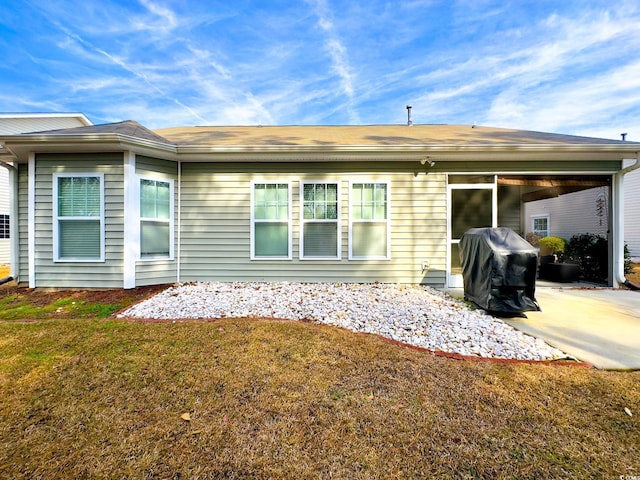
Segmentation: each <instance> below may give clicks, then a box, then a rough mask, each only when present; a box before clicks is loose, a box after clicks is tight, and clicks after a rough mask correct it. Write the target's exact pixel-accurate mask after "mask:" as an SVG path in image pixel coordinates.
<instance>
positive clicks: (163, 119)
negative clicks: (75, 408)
mask: <svg viewBox="0 0 640 480" xmlns="http://www.w3.org/2000/svg"><path fill="white" fill-rule="evenodd" d="M636 4H637V2H636V1H634V0H620V3H618V4H616V6H615V8H614V7H613V6H610V5H609V4H606V3H601V2H586V3H585V2H580V1H578V0H567V1H566V2H561V3H558V2H540V3H536V4H535V5H531V4H529V3H527V2H510V3H505V2H501V1H498V0H474V1H469V0H456V1H454V2H444V1H442V0H398V1H397V2H388V1H386V0H370V1H367V2H362V1H357V0H355V1H353V2H336V1H334V0H307V1H306V2H281V1H278V2H276V1H275V0H265V1H264V2H251V8H248V7H247V4H246V3H244V2H226V1H223V0H211V1H210V2H189V3H185V2H181V1H178V0H139V1H138V2H125V1H123V0H103V1H102V2H100V3H95V2H79V3H78V2H71V1H70V0H59V1H57V2H50V1H46V0H30V2H20V1H18V0H7V2H5V3H2V4H0V50H2V51H3V54H4V55H3V62H2V63H0V92H2V94H1V95H0V110H5V111H16V110H21V109H26V110H31V111H33V110H63V111H65V110H66V111H78V110H79V111H83V112H85V113H86V114H87V115H88V116H89V117H90V118H92V119H93V120H95V121H110V120H112V119H120V120H121V119H124V118H133V119H136V120H139V121H140V122H141V123H143V124H145V125H147V126H150V127H156V126H157V127H160V126H170V125H177V124H187V125H189V124H205V123H208V124H230V123H241V124H259V123H262V124H312V123H320V124H323V123H334V124H335V123H356V124H362V123H391V122H393V123H404V121H406V110H405V108H404V107H405V105H406V104H407V103H411V104H412V105H413V106H414V109H413V119H414V122H416V123H471V122H473V121H474V120H476V121H478V122H479V123H483V124H492V125H499V126H509V127H516V128H525V129H526V128H531V129H538V130H554V131H562V132H566V133H576V134H582V133H584V134H590V135H591V134H594V133H598V134H601V135H604V134H606V135H608V136H611V135H613V133H614V132H618V130H620V128H623V127H624V129H625V130H629V132H630V135H629V136H630V137H633V136H634V132H633V129H634V128H635V129H637V130H638V133H637V134H635V135H636V136H637V137H640V125H638V120H637V119H636V118H637V115H636V114H635V112H637V110H638V109H639V108H640V99H639V98H638V95H637V94H636V92H638V91H640V85H638V81H637V80H636V79H637V78H640V75H639V72H638V65H637V61H636V59H637V56H636V55H635V54H634V52H636V51H638V49H640V29H638V28H637V25H638V24H639V23H640V5H636ZM24 18H28V19H29V21H28V22H24V21H21V19H24ZM15 25H20V27H21V28H20V29H17V28H15ZM38 105H39V106H40V107H38ZM618 133H619V132H618ZM618 133H615V136H616V137H617V135H618Z"/></svg>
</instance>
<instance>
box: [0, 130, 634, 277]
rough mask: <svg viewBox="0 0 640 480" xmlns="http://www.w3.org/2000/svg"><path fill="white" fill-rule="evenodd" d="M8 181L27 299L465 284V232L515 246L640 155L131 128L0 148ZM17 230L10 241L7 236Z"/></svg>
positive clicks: (496, 137)
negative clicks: (555, 197) (234, 287)
mask: <svg viewBox="0 0 640 480" xmlns="http://www.w3.org/2000/svg"><path fill="white" fill-rule="evenodd" d="M0 145H2V147H3V149H2V151H1V153H0V160H1V161H3V162H5V163H7V164H8V165H11V166H12V167H11V168H12V169H13V170H12V171H13V172H14V175H13V177H14V179H15V181H14V183H13V193H12V198H13V201H14V203H15V205H16V210H17V215H18V222H14V224H15V223H17V224H18V227H19V228H17V229H13V230H12V233H13V234H14V235H17V237H18V238H17V240H18V241H17V242H16V244H17V245H16V251H17V254H16V256H15V259H14V261H13V263H12V269H13V272H14V275H15V276H16V277H17V278H18V280H19V282H20V283H21V284H24V285H28V286H30V287H96V288H133V287H136V286H142V285H150V284H162V283H173V282H192V281H294V282H375V281H379V282H394V283H408V284H428V285H432V286H440V287H442V286H456V285H461V282H462V275H461V273H462V272H461V268H460V261H459V255H458V253H459V249H458V244H459V241H460V237H461V236H462V234H463V233H464V232H465V231H466V230H467V229H469V228H471V227H485V226H489V227H491V226H506V227H510V228H512V229H513V230H515V231H516V232H518V233H519V234H521V235H523V234H524V232H525V225H524V223H525V222H524V213H523V212H524V207H523V206H524V204H525V203H526V202H528V201H533V200H537V199H541V198H544V197H545V196H550V195H552V194H553V192H552V191H550V189H549V184H550V182H552V183H553V185H554V186H555V187H558V188H572V189H587V188H593V187H596V186H597V187H600V186H607V187H609V188H608V192H609V193H608V196H609V198H608V202H607V208H608V209H609V216H608V221H609V224H610V225H609V230H610V231H611V232H612V235H611V241H610V245H609V250H610V258H611V259H612V260H613V261H611V262H609V263H610V265H611V267H610V283H611V284H612V285H616V284H617V283H618V282H620V281H623V280H624V278H623V273H622V243H621V240H622V238H623V237H622V235H623V222H622V219H621V218H620V215H619V212H620V202H621V201H622V198H621V196H620V194H619V193H620V192H621V191H622V185H623V182H624V176H625V174H626V173H627V172H629V171H632V170H633V169H635V168H637V167H638V166H639V164H640V162H639V154H638V152H639V151H640V143H634V142H622V141H617V140H605V139H597V138H586V137H577V136H568V135H559V134H550V133H540V132H531V131H522V130H512V129H500V128H489V127H482V126H475V125H474V126H470V125H371V126H224V127H213V126H212V127H182V128H168V129H162V130H155V131H151V130H149V129H147V128H145V127H143V126H142V125H140V124H138V123H136V122H134V121H125V122H120V123H113V124H106V125H94V126H85V127H77V128H70V129H64V130H55V131H49V132H41V133H31V134H21V135H4V136H0ZM13 226H14V227H15V225H13Z"/></svg>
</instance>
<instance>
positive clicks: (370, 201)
mask: <svg viewBox="0 0 640 480" xmlns="http://www.w3.org/2000/svg"><path fill="white" fill-rule="evenodd" d="M350 197H351V198H350V212H349V213H350V215H349V259H352V260H359V259H380V260H387V259H389V258H390V240H389V239H390V223H389V184H388V183H387V182H377V183H356V182H353V183H351V192H350Z"/></svg>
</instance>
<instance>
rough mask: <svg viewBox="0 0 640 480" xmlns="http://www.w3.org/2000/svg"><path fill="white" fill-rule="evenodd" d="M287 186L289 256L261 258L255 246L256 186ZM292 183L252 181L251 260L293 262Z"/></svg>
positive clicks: (272, 221) (269, 221)
mask: <svg viewBox="0 0 640 480" xmlns="http://www.w3.org/2000/svg"><path fill="white" fill-rule="evenodd" d="M282 184H285V185H287V196H288V198H287V202H288V205H287V218H288V221H287V226H288V241H287V249H288V252H289V253H288V254H287V255H285V256H280V257H260V256H256V254H255V251H256V244H255V224H256V219H255V208H254V207H255V205H254V197H255V186H256V185H282ZM291 184H292V182H291V181H278V180H262V181H261V180H252V181H251V195H250V202H251V207H250V208H251V224H250V230H251V231H250V242H251V253H250V259H251V260H261V261H269V260H291V259H292V258H293V253H292V252H293V222H292V220H293V218H292V204H291V202H292V198H293V195H292V185H291ZM261 222H265V223H280V221H276V220H258V223H261Z"/></svg>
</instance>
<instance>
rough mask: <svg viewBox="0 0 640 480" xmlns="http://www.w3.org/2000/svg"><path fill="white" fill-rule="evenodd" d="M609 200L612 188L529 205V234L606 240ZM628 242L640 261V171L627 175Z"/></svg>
mask: <svg viewBox="0 0 640 480" xmlns="http://www.w3.org/2000/svg"><path fill="white" fill-rule="evenodd" d="M608 201H609V192H608V186H598V187H594V188H590V189H587V190H579V191H576V192H568V193H562V192H558V194H557V196H555V197H551V198H545V199H543V200H536V201H532V202H528V203H525V213H524V215H525V232H526V233H529V232H535V233H537V234H539V235H542V236H547V235H553V236H555V237H562V238H564V239H567V240H569V239H570V238H571V237H573V236H574V235H578V234H583V233H591V234H595V235H599V236H602V237H606V236H607V235H608V231H609V219H608V216H609V208H608V205H607V202H608ZM624 241H625V243H626V244H627V246H628V248H629V253H630V256H631V259H632V260H633V261H635V262H640V170H636V171H633V172H630V173H629V174H628V175H626V176H625V183H624Z"/></svg>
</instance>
